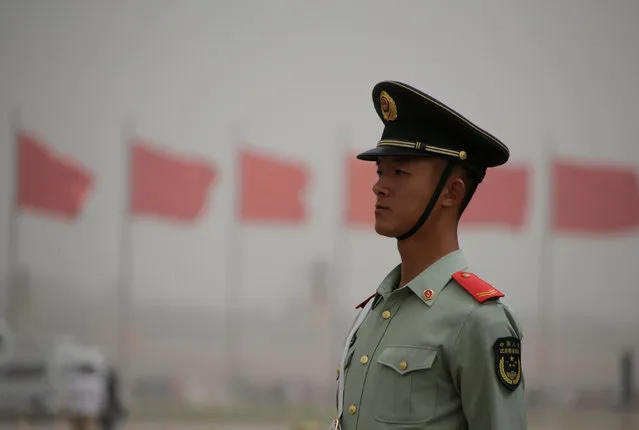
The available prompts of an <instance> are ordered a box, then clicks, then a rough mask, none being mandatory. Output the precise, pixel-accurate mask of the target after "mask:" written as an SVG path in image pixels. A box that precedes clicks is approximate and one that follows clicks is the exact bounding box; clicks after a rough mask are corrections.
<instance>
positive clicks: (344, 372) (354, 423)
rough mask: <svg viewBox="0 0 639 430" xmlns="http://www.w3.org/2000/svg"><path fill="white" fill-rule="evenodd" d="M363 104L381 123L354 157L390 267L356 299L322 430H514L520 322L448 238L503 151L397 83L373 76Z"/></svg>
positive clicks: (520, 411)
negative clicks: (333, 402)
mask: <svg viewBox="0 0 639 430" xmlns="http://www.w3.org/2000/svg"><path fill="white" fill-rule="evenodd" d="M373 103H374V105H375V110H376V111H377V114H378V115H379V117H380V118H381V120H382V121H383V123H384V130H383V133H382V136H381V140H380V141H379V143H378V144H377V146H376V147H375V148H373V149H370V150H368V151H366V152H363V153H361V154H359V155H358V158H359V159H361V160H367V161H374V162H376V163H377V171H378V180H377V182H376V183H375V185H374V186H373V192H374V193H375V196H376V197H377V204H376V206H375V231H376V232H377V233H378V234H380V235H382V236H386V237H394V238H396V239H397V245H398V249H399V254H400V257H401V263H400V264H399V265H398V266H397V267H395V268H394V269H393V270H392V271H391V272H390V273H389V274H388V275H387V276H386V278H385V279H384V280H383V281H382V283H381V284H380V285H379V287H378V288H377V291H376V292H375V293H374V294H373V295H372V296H371V297H369V298H368V299H367V300H365V301H364V302H363V303H361V304H360V305H359V306H358V308H360V309H361V310H360V312H359V314H358V317H357V318H356V320H355V323H354V325H353V328H352V329H351V330H350V333H349V334H348V336H347V340H346V344H345V347H344V352H343V355H342V363H341V366H340V369H339V376H338V393H337V394H338V396H337V397H338V403H337V410H338V414H337V417H336V418H335V419H334V420H333V424H332V427H333V428H341V429H343V430H355V429H361V430H375V429H408V428H410V429H431V430H452V429H455V430H457V429H459V430H462V429H470V430H522V429H526V410H525V402H524V377H523V374H522V365H521V339H522V334H521V329H520V327H519V325H518V323H517V322H516V319H515V317H514V316H513V314H512V312H511V311H510V310H509V308H508V307H506V305H505V304H504V303H503V302H502V300H501V299H500V298H501V297H503V296H504V295H503V294H502V293H501V292H500V291H498V290H497V289H496V288H494V287H492V286H491V285H490V284H489V283H487V282H486V281H484V280H482V279H481V278H480V277H479V276H478V275H477V274H475V273H473V272H471V271H470V269H469V267H468V264H467V262H466V260H465V259H464V255H463V253H462V251H461V250H460V249H459V244H458V238H457V229H458V223H459V220H460V217H461V215H462V212H463V211H464V209H465V207H466V205H467V204H468V202H469V200H470V199H471V197H472V195H473V193H474V191H475V189H476V187H477V185H478V184H479V183H480V182H481V181H482V179H483V178H484V175H485V173H486V169H487V168H490V167H495V166H499V165H502V164H504V163H506V161H507V160H508V158H509V150H508V148H507V147H506V146H505V145H504V144H503V143H501V142H500V141H499V140H497V138H495V137H493V136H492V135H490V134H489V133H487V132H486V131H484V130H482V129H480V128H479V127H477V126H476V125H474V124H472V123H471V122H470V121H468V120H467V119H466V118H464V117H462V116H461V115H460V114H458V113H456V112H455V111H453V110H452V109H450V108H449V107H447V106H445V105H444V104H443V103H441V102H439V101H437V100H435V99H434V98H432V97H430V96H428V95H426V94H424V93H423V92H421V91H419V90H417V89H415V88H413V87H411V86H409V85H406V84H403V83H400V82H394V81H389V82H381V83H379V84H377V85H376V86H375V87H374V89H373ZM508 197H509V196H504V198H505V199H507V198H508ZM488 246H493V245H488Z"/></svg>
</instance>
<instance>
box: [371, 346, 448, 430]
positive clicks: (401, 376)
mask: <svg viewBox="0 0 639 430" xmlns="http://www.w3.org/2000/svg"><path fill="white" fill-rule="evenodd" d="M436 359H437V349H436V348H429V347H422V346H388V347H386V348H385V349H384V350H382V352H381V353H380V354H379V355H378V357H377V360H376V362H377V364H378V367H377V371H378V372H379V375H378V378H376V379H377V384H376V386H377V394H376V396H375V399H376V400H375V420H377V421H379V422H383V423H388V424H412V423H425V422H427V421H429V420H430V419H431V418H432V417H433V414H434V413H435V400H436V399H435V397H436V394H437V374H436V373H437V369H436V368H434V365H435V362H436Z"/></svg>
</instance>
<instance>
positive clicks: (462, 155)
mask: <svg viewBox="0 0 639 430" xmlns="http://www.w3.org/2000/svg"><path fill="white" fill-rule="evenodd" d="M459 158H461V159H462V160H465V159H466V158H468V154H466V151H459Z"/></svg>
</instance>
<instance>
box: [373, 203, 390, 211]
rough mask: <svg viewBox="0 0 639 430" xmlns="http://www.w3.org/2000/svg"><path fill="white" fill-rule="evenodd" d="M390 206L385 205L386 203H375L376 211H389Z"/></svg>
mask: <svg viewBox="0 0 639 430" xmlns="http://www.w3.org/2000/svg"><path fill="white" fill-rule="evenodd" d="M389 209H390V208H389V207H388V206H384V205H380V204H376V205H375V210H376V211H387V210H389Z"/></svg>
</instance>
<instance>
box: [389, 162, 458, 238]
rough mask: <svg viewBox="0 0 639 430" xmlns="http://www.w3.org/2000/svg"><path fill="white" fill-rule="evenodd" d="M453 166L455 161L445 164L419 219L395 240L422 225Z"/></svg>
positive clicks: (410, 234)
mask: <svg viewBox="0 0 639 430" xmlns="http://www.w3.org/2000/svg"><path fill="white" fill-rule="evenodd" d="M454 166H455V163H454V162H453V161H452V160H451V161H449V162H448V163H447V164H446V168H445V169H444V172H443V173H442V176H441V177H440V178H439V183H438V184H437V188H435V191H434V192H433V195H432V197H431V198H430V202H428V206H426V209H425V210H424V213H423V214H422V216H421V217H420V218H419V220H417V223H416V224H415V225H414V226H413V227H412V228H411V229H410V230H408V231H407V232H406V233H404V234H402V235H401V236H397V237H396V238H397V240H404V239H407V238H409V237H411V236H412V235H413V234H415V233H416V232H417V230H419V229H420V228H421V227H422V226H423V225H424V223H425V222H426V220H427V219H428V217H429V216H430V213H431V212H432V210H433V208H434V207H435V203H436V202H437V199H438V198H439V195H440V194H441V192H442V190H443V189H444V185H446V181H447V180H448V177H449V176H450V174H451V173H452V171H453V167H454Z"/></svg>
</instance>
